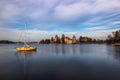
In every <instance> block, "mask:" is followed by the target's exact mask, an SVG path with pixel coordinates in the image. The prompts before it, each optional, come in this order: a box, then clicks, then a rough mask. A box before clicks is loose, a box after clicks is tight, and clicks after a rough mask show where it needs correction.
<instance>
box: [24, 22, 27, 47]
mask: <svg viewBox="0 0 120 80" xmlns="http://www.w3.org/2000/svg"><path fill="white" fill-rule="evenodd" d="M26 29H27V23H26V22H25V32H24V34H25V37H24V46H26V45H27V42H26Z"/></svg>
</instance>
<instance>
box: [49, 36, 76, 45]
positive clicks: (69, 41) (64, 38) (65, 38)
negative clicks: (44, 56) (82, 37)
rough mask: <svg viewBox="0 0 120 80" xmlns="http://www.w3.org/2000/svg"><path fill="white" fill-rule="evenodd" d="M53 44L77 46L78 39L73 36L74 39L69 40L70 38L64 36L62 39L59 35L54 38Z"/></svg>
mask: <svg viewBox="0 0 120 80" xmlns="http://www.w3.org/2000/svg"><path fill="white" fill-rule="evenodd" d="M51 43H63V44H75V43H77V39H76V36H75V35H73V37H72V38H69V37H68V36H65V35H64V34H62V37H61V38H59V37H58V35H56V36H55V37H52V38H51Z"/></svg>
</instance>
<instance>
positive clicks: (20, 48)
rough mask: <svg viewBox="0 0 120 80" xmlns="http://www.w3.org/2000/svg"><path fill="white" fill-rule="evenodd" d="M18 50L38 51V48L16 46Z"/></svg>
mask: <svg viewBox="0 0 120 80" xmlns="http://www.w3.org/2000/svg"><path fill="white" fill-rule="evenodd" d="M16 50H17V51H36V48H34V47H19V48H16Z"/></svg>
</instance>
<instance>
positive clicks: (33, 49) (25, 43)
mask: <svg viewBox="0 0 120 80" xmlns="http://www.w3.org/2000/svg"><path fill="white" fill-rule="evenodd" d="M25 28H26V24H25ZM16 50H17V51H36V48H35V47H32V46H31V45H28V44H27V42H26V40H24V47H18V48H16Z"/></svg>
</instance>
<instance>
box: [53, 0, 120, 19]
mask: <svg viewBox="0 0 120 80" xmlns="http://www.w3.org/2000/svg"><path fill="white" fill-rule="evenodd" d="M119 3H120V1H119V0H113V1H109V0H94V1H93V2H89V1H88V0H87V1H80V2H78V3H73V4H70V5H63V4H61V5H58V6H57V7H56V8H55V15H56V16H57V17H58V18H61V19H72V18H74V17H76V18H78V17H81V16H84V15H88V14H89V15H91V14H98V13H102V12H109V11H111V10H114V9H120V4H119Z"/></svg>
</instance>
